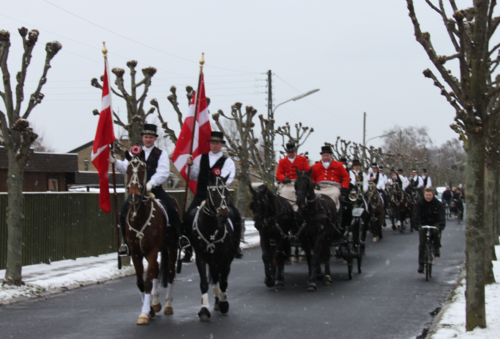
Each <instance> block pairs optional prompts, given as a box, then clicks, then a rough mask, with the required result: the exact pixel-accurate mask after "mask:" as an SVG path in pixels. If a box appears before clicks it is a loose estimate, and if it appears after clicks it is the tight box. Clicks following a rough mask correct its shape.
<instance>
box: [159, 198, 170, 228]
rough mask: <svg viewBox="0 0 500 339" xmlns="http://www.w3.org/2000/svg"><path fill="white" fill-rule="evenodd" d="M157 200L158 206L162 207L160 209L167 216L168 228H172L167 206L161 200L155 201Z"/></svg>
mask: <svg viewBox="0 0 500 339" xmlns="http://www.w3.org/2000/svg"><path fill="white" fill-rule="evenodd" d="M155 200H156V202H157V203H158V206H160V209H161V211H162V212H163V215H164V216H165V219H167V226H171V225H170V223H169V220H170V219H169V217H168V213H167V207H166V206H165V204H164V203H163V201H161V200H160V199H155Z"/></svg>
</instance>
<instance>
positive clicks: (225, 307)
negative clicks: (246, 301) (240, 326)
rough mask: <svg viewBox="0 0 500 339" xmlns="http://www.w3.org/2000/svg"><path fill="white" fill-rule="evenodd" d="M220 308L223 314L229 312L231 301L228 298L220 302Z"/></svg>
mask: <svg viewBox="0 0 500 339" xmlns="http://www.w3.org/2000/svg"><path fill="white" fill-rule="evenodd" d="M219 309H220V313H222V314H226V313H227V312H229V302H228V301H227V300H226V301H221V302H220V303H219Z"/></svg>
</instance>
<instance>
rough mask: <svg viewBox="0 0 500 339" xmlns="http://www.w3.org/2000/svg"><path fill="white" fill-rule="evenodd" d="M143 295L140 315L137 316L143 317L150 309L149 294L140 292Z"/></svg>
mask: <svg viewBox="0 0 500 339" xmlns="http://www.w3.org/2000/svg"><path fill="white" fill-rule="evenodd" d="M142 295H143V301H142V309H141V315H140V316H139V317H144V316H146V317H147V316H148V314H149V311H150V310H151V294H144V293H143V294H142Z"/></svg>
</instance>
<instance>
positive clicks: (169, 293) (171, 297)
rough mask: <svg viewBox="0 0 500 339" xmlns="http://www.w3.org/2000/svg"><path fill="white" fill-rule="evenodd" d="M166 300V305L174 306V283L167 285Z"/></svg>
mask: <svg viewBox="0 0 500 339" xmlns="http://www.w3.org/2000/svg"><path fill="white" fill-rule="evenodd" d="M165 300H166V301H167V304H166V305H165V307H172V301H173V300H174V284H168V285H167V296H166V297H165Z"/></svg>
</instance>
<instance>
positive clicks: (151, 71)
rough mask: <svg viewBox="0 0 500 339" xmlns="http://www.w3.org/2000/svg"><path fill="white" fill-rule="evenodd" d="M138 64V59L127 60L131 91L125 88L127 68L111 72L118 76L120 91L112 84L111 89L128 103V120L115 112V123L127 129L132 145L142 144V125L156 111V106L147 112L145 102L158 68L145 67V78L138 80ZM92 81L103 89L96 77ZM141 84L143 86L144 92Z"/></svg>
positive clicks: (97, 112)
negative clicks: (123, 119) (122, 118)
mask: <svg viewBox="0 0 500 339" xmlns="http://www.w3.org/2000/svg"><path fill="white" fill-rule="evenodd" d="M136 66H137V61H136V60H131V61H129V62H127V67H128V68H129V69H130V92H129V91H127V89H126V88H125V80H124V78H123V75H124V74H125V70H124V69H123V68H117V67H115V68H113V69H112V70H111V72H113V74H114V75H115V76H116V80H115V84H116V86H117V87H118V91H116V90H115V89H114V88H113V87H111V86H110V88H111V91H112V92H113V94H115V95H116V96H118V97H120V98H122V99H123V100H125V103H126V104H127V121H122V120H121V119H120V117H119V115H118V114H116V113H115V112H113V116H114V117H115V120H114V123H115V124H116V125H118V126H121V127H123V128H124V129H125V130H127V132H128V140H129V144H130V145H142V139H141V131H142V125H143V124H144V123H145V122H146V118H147V117H148V115H150V114H152V113H153V112H154V111H155V109H154V108H151V109H149V110H148V111H147V112H146V111H145V110H144V103H145V102H146V97H147V95H148V90H149V88H150V86H151V80H152V78H153V76H154V75H155V74H156V68H154V67H146V68H143V69H142V74H143V75H144V78H143V79H142V80H140V81H139V82H137V80H136V74H137V71H136ZM101 81H102V77H101ZM90 83H91V85H92V86H94V87H96V88H99V89H102V85H101V84H100V83H99V81H98V80H97V79H96V78H93V79H92V80H91V81H90ZM141 86H143V87H142V92H141ZM93 113H94V115H99V111H98V110H94V111H93Z"/></svg>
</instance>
